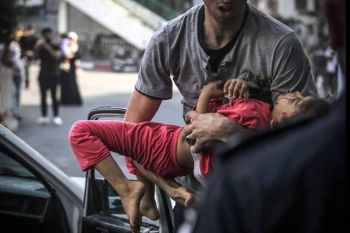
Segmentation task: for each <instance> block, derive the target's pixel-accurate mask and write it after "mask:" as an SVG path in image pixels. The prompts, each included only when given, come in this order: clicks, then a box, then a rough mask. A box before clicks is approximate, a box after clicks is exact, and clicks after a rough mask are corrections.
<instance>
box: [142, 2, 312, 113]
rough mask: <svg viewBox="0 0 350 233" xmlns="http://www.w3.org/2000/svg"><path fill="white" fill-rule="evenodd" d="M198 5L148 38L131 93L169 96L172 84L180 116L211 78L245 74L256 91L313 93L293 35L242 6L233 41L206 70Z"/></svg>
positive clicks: (305, 60)
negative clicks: (180, 105) (177, 95)
mask: <svg viewBox="0 0 350 233" xmlns="http://www.w3.org/2000/svg"><path fill="white" fill-rule="evenodd" d="M202 7H204V5H203V4H200V5H197V6H195V7H193V8H191V9H190V10H189V11H187V12H186V13H185V14H183V15H181V16H179V17H177V18H175V19H173V20H172V21H170V22H169V23H168V24H167V25H165V26H164V27H162V28H160V29H159V30H158V31H157V32H155V34H154V35H153V37H152V39H151V41H150V42H149V44H148V47H147V49H146V51H145V53H144V56H143V59H142V62H141V67H140V72H139V78H138V81H137V82H136V85H135V88H136V89H137V90H138V91H140V92H141V93H143V94H145V95H148V96H151V97H155V98H160V99H169V98H171V97H172V81H171V78H172V79H173V80H174V83H175V84H176V85H177V87H178V89H179V91H180V93H181V94H182V96H183V100H182V103H183V104H184V105H185V106H186V107H185V111H188V110H190V109H191V108H192V107H193V106H195V104H196V102H197V98H198V96H199V93H200V88H201V86H202V85H203V84H204V83H205V81H207V80H211V79H232V78H236V77H237V76H238V75H239V74H241V73H244V72H249V73H252V74H254V75H251V76H250V77H255V78H258V79H260V80H256V81H257V83H260V84H261V85H262V87H265V88H268V89H269V90H271V91H272V98H273V99H275V98H276V96H278V94H279V93H284V92H286V91H295V90H298V91H301V92H302V93H303V94H307V95H309V94H316V87H315V84H314V80H313V78H312V75H311V71H310V63H309V60H308V58H307V56H306V55H305V52H304V50H303V48H302V45H301V43H300V41H299V40H298V38H297V36H296V34H295V32H294V31H292V30H291V29H290V28H288V27H287V26H285V25H284V24H282V23H281V22H279V21H277V20H275V19H273V18H272V17H270V16H268V15H266V14H264V13H262V12H260V11H258V10H257V9H256V8H255V7H254V6H252V5H250V4H248V7H249V10H248V15H247V19H246V21H245V25H244V26H243V28H242V30H241V32H240V35H239V36H238V38H237V42H236V44H235V46H234V47H233V48H232V50H231V51H230V52H229V53H228V54H227V55H226V56H225V57H224V59H223V60H222V62H221V64H220V66H219V71H218V73H214V72H211V71H210V65H209V63H208V60H209V56H208V55H207V54H206V53H205V52H204V50H203V48H202V47H201V46H200V44H199V41H198V18H199V16H198V14H199V12H200V9H201V8H202Z"/></svg>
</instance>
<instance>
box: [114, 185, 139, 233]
mask: <svg viewBox="0 0 350 233" xmlns="http://www.w3.org/2000/svg"><path fill="white" fill-rule="evenodd" d="M144 193H145V188H144V185H143V184H142V183H141V182H139V181H128V182H127V183H126V186H125V187H124V190H122V191H120V192H119V195H120V199H121V202H122V205H123V208H124V211H125V213H126V214H127V215H128V218H129V222H130V226H131V228H132V229H134V230H133V232H138V231H136V230H135V229H139V228H140V224H141V215H140V212H139V206H140V201H141V198H142V196H143V195H144Z"/></svg>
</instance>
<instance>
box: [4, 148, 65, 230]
mask: <svg viewBox="0 0 350 233" xmlns="http://www.w3.org/2000/svg"><path fill="white" fill-rule="evenodd" d="M65 218H66V217H65V214H64V211H63V207H62V205H61V202H60V200H59V199H58V198H57V197H56V195H55V193H54V190H50V187H48V185H45V183H44V182H43V181H41V180H40V178H39V177H37V176H36V175H35V174H34V173H33V172H31V171H30V170H29V169H28V168H26V167H25V166H24V165H22V164H21V162H19V161H16V160H15V159H14V158H13V154H12V153H11V152H10V151H7V150H6V149H3V148H1V149H0V225H1V228H2V229H7V232H11V233H20V232H21V233H22V232H36V233H44V232H50V233H69V229H68V225H67V220H66V219H65Z"/></svg>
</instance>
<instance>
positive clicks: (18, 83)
mask: <svg viewBox="0 0 350 233" xmlns="http://www.w3.org/2000/svg"><path fill="white" fill-rule="evenodd" d="M19 28H21V26H19ZM20 34H21V32H19V30H18V27H17V30H16V31H15V32H14V34H13V37H12V41H11V47H13V48H14V51H15V67H16V68H15V69H14V73H13V84H14V88H13V94H12V114H13V116H14V117H15V118H16V119H17V120H21V118H22V117H21V115H20V105H21V103H20V102H21V91H22V83H23V80H24V79H25V71H24V64H23V61H22V60H21V47H20V44H19V40H20V38H21V37H20ZM18 38H19V39H18Z"/></svg>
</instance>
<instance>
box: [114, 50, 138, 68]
mask: <svg viewBox="0 0 350 233" xmlns="http://www.w3.org/2000/svg"><path fill="white" fill-rule="evenodd" d="M141 57H142V54H141V53H140V52H136V51H132V50H128V49H125V48H121V47H119V46H115V47H113V48H112V52H111V68H112V70H113V71H115V72H137V71H138V69H139V66H140V60H141Z"/></svg>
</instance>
